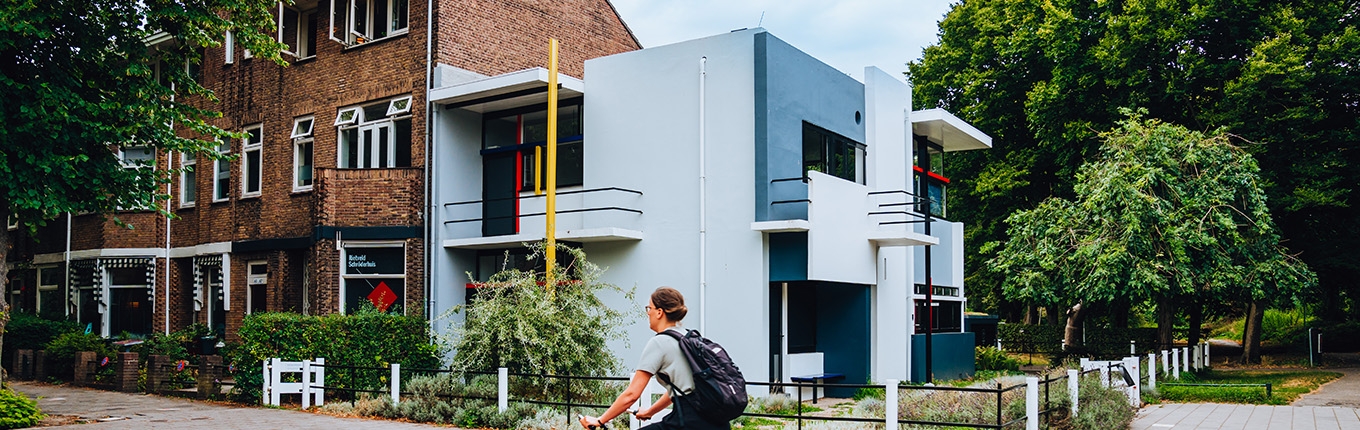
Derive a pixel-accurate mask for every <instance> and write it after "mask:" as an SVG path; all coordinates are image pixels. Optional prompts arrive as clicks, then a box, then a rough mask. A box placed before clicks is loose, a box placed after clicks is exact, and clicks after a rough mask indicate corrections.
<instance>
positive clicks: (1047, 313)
mask: <svg viewBox="0 0 1360 430" xmlns="http://www.w3.org/2000/svg"><path fill="white" fill-rule="evenodd" d="M1044 319H1045V320H1047V323H1048V325H1058V312H1057V311H1055V310H1054V307H1053V306H1045V307H1044Z"/></svg>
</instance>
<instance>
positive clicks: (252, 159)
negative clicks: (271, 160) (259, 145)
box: [246, 149, 260, 193]
mask: <svg viewBox="0 0 1360 430" xmlns="http://www.w3.org/2000/svg"><path fill="white" fill-rule="evenodd" d="M246 192H247V193H258V192H260V150H258V149H257V150H254V151H247V152H246Z"/></svg>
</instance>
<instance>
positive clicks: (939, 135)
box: [911, 109, 992, 152]
mask: <svg viewBox="0 0 1360 430" xmlns="http://www.w3.org/2000/svg"><path fill="white" fill-rule="evenodd" d="M911 132H912V134H915V135H918V136H925V137H926V139H929V140H930V141H931V142H934V143H936V144H938V145H940V146H942V147H944V151H945V152H954V151H970V150H974V149H989V148H991V147H992V137H991V136H988V135H987V134H986V133H983V132H982V130H978V129H977V127H973V125H972V124H969V123H967V122H965V121H964V120H962V119H959V117H956V116H954V114H952V113H949V111H947V110H944V109H927V110H918V111H914V112H912V113H911Z"/></svg>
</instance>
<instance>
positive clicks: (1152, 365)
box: [1148, 352, 1157, 390]
mask: <svg viewBox="0 0 1360 430" xmlns="http://www.w3.org/2000/svg"><path fill="white" fill-rule="evenodd" d="M1148 389H1149V390H1156V389H1157V353H1155V352H1149V353H1148Z"/></svg>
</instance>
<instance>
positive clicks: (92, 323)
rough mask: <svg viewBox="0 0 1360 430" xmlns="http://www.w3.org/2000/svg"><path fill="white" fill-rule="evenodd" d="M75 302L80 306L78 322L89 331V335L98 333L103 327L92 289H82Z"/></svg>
mask: <svg viewBox="0 0 1360 430" xmlns="http://www.w3.org/2000/svg"><path fill="white" fill-rule="evenodd" d="M77 295H78V297H77V299H76V302H77V303H79V304H80V310H79V315H78V316H77V317H78V321H80V324H81V325H83V326H86V327H88V328H89V329H90V333H99V332H100V331H101V330H103V327H104V318H103V316H102V315H101V314H100V313H99V302H98V301H95V299H94V289H92V288H82V289H81V290H80V292H79V293H77Z"/></svg>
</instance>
